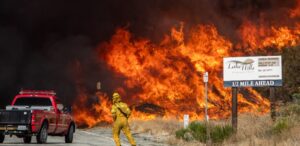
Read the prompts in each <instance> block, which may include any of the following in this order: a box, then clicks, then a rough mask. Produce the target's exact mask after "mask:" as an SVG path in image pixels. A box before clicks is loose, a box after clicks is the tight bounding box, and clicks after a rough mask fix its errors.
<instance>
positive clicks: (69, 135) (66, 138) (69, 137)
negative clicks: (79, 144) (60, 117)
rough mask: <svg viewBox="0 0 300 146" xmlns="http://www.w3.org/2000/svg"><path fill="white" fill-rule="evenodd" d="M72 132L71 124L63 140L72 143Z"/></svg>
mask: <svg viewBox="0 0 300 146" xmlns="http://www.w3.org/2000/svg"><path fill="white" fill-rule="evenodd" d="M73 134H74V126H73V125H71V126H70V128H69V130H68V133H67V135H65V142H66V143H72V142H73Z"/></svg>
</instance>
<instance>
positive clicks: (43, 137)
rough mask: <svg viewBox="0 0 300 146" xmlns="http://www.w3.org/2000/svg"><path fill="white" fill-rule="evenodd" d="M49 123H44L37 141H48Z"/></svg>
mask: <svg viewBox="0 0 300 146" xmlns="http://www.w3.org/2000/svg"><path fill="white" fill-rule="evenodd" d="M47 129H48V125H47V123H43V125H42V128H41V129H40V131H39V133H38V134H37V136H36V141H37V143H46V142H47V137H48V132H47Z"/></svg>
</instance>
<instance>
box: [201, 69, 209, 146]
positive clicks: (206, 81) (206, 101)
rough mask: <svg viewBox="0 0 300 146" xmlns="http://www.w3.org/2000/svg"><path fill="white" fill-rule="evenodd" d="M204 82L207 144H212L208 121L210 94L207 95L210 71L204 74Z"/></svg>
mask: <svg viewBox="0 0 300 146" xmlns="http://www.w3.org/2000/svg"><path fill="white" fill-rule="evenodd" d="M203 82H204V84H205V89H204V90H205V91H204V92H205V123H206V132H207V133H206V135H207V139H208V140H207V144H208V145H210V144H211V141H210V128H209V122H208V111H207V109H208V96H207V90H208V89H207V83H208V72H205V73H204V75H203Z"/></svg>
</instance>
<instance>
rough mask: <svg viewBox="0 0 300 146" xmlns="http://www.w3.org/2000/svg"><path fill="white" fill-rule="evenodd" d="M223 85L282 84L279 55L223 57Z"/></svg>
mask: <svg viewBox="0 0 300 146" xmlns="http://www.w3.org/2000/svg"><path fill="white" fill-rule="evenodd" d="M223 77H224V86H225V87H262V86H282V62H281V56H253V57H227V58H223Z"/></svg>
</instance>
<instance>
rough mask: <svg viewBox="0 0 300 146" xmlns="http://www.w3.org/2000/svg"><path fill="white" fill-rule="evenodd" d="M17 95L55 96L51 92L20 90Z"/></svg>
mask: <svg viewBox="0 0 300 146" xmlns="http://www.w3.org/2000/svg"><path fill="white" fill-rule="evenodd" d="M19 94H44V95H56V93H55V92H54V91H53V90H21V91H20V92H19Z"/></svg>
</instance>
